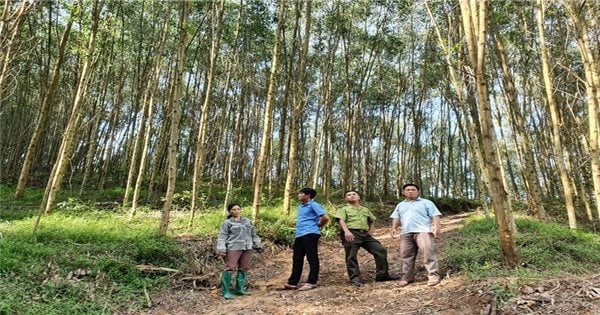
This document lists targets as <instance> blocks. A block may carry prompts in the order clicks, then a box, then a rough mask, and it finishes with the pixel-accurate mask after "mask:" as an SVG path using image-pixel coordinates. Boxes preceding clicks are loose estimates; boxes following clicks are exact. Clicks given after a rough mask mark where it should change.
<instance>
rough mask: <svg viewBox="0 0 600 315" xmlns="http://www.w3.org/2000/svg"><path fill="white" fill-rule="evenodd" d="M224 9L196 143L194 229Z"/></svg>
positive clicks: (219, 12) (217, 20)
mask: <svg viewBox="0 0 600 315" xmlns="http://www.w3.org/2000/svg"><path fill="white" fill-rule="evenodd" d="M223 7H224V0H221V1H220V2H219V6H218V7H217V8H215V13H214V17H213V19H214V22H213V32H212V41H211V47H210V61H209V65H208V75H207V81H206V88H205V93H204V102H203V104H202V113H201V115H200V129H199V130H198V140H197V142H196V158H195V161H194V177H193V179H192V196H191V206H190V208H191V209H190V210H191V211H190V212H191V214H190V220H189V223H188V227H190V228H191V227H192V223H193V221H194V215H195V213H196V208H197V206H196V199H197V198H198V190H199V189H200V180H201V177H202V170H203V168H204V157H205V155H206V143H205V142H206V137H207V132H208V131H207V130H208V126H207V125H208V116H209V114H210V110H211V107H210V105H211V97H212V87H213V80H214V77H215V65H216V63H217V55H218V52H219V49H220V43H221V24H222V21H223Z"/></svg>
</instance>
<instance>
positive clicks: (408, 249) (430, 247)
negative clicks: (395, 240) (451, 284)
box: [400, 233, 438, 282]
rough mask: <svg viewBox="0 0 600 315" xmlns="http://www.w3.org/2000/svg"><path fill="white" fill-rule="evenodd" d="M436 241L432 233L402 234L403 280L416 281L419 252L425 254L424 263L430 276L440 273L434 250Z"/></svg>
mask: <svg viewBox="0 0 600 315" xmlns="http://www.w3.org/2000/svg"><path fill="white" fill-rule="evenodd" d="M434 248H435V241H434V238H433V234H431V233H407V234H402V235H401V236H400V257H401V259H402V273H403V275H402V280H405V281H409V282H411V281H414V279H415V261H416V258H417V252H418V251H419V250H420V251H421V253H422V255H423V264H424V265H425V269H427V273H428V276H437V275H438V262H437V258H436V256H435V252H434Z"/></svg>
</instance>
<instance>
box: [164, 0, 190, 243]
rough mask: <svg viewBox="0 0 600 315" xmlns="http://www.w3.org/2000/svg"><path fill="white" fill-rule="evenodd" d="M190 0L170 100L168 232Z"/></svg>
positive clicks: (182, 22) (183, 13)
mask: <svg viewBox="0 0 600 315" xmlns="http://www.w3.org/2000/svg"><path fill="white" fill-rule="evenodd" d="M188 8H189V2H188V1H187V0H184V1H182V2H181V14H180V17H179V47H178V50H177V64H176V67H177V69H176V70H175V74H174V75H173V80H172V82H173V83H172V86H173V89H172V91H171V93H172V94H171V98H170V100H169V107H170V109H171V110H170V112H171V113H170V116H171V128H170V135H169V153H168V163H169V166H168V183H167V192H166V194H165V203H164V204H163V209H162V216H161V219H160V228H159V233H160V234H161V235H166V234H167V229H168V227H169V220H170V216H171V206H172V204H173V195H174V194H175V182H176V181H177V147H178V146H177V142H178V140H179V121H180V120H181V111H182V107H183V100H182V91H181V90H182V87H183V83H182V81H183V68H184V61H185V48H186V46H187V44H188V39H187V38H188V34H187V19H188Z"/></svg>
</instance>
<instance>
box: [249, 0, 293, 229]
mask: <svg viewBox="0 0 600 315" xmlns="http://www.w3.org/2000/svg"><path fill="white" fill-rule="evenodd" d="M278 3H279V9H278V13H277V28H276V29H275V44H274V45H273V57H272V60H271V73H270V75H269V87H268V91H267V103H266V105H265V111H264V120H263V132H262V138H261V141H262V142H261V146H260V151H259V154H258V157H257V161H256V162H255V163H256V172H255V176H254V177H255V178H254V193H253V199H252V220H253V221H256V219H257V218H258V214H259V212H260V206H261V205H262V187H263V184H264V179H265V169H266V165H267V159H268V156H267V154H268V152H269V151H270V148H271V126H272V119H273V117H272V116H273V104H274V98H275V86H276V85H277V80H275V79H276V76H277V68H278V66H279V45H280V43H279V41H280V38H281V32H282V29H283V25H284V23H285V1H279V2H278Z"/></svg>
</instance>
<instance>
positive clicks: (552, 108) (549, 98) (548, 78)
mask: <svg viewBox="0 0 600 315" xmlns="http://www.w3.org/2000/svg"><path fill="white" fill-rule="evenodd" d="M544 11H545V5H544V0H537V12H536V13H537V14H536V17H537V24H538V25H537V26H538V34H539V38H540V53H541V59H542V60H541V64H542V79H543V82H544V91H545V96H546V102H547V103H548V111H549V112H550V120H551V125H552V126H551V127H552V149H553V153H554V159H555V160H556V166H557V168H558V173H559V176H560V182H561V184H562V189H563V193H564V196H565V206H566V208H567V216H568V218H569V227H570V228H571V229H575V228H577V219H576V217H575V204H574V201H573V189H572V184H571V181H570V179H569V170H568V169H567V165H566V164H565V163H566V160H567V159H568V156H567V152H566V150H565V149H564V147H563V144H562V140H561V137H560V129H561V125H562V123H561V120H560V116H559V113H558V104H557V103H556V99H555V97H554V89H553V86H552V85H553V83H554V75H553V74H552V71H551V70H550V57H549V56H550V52H549V49H548V47H547V46H546V38H545V30H544V23H545V22H544Z"/></svg>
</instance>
